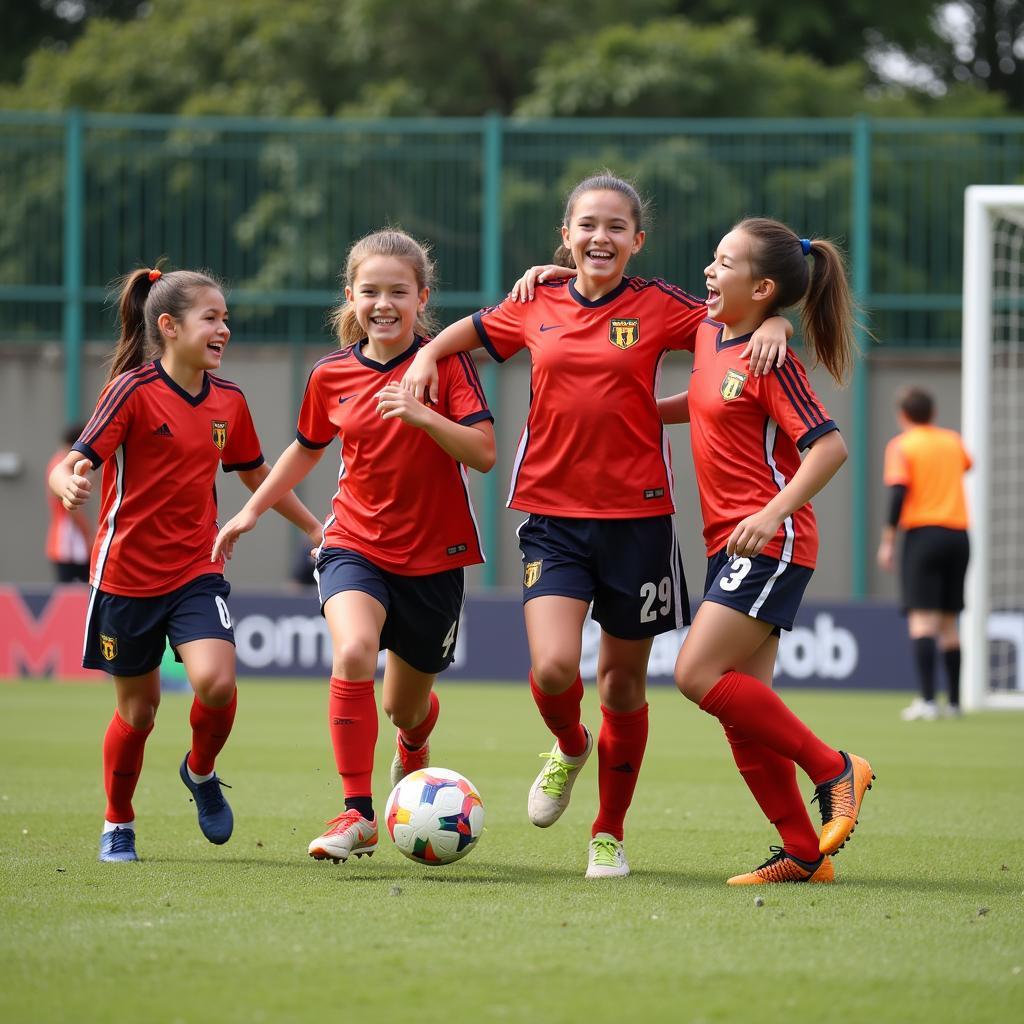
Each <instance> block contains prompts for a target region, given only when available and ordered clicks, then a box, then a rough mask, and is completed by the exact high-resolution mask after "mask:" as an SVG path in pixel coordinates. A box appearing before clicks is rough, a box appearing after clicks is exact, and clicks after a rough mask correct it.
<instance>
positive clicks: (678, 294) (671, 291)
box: [648, 277, 705, 309]
mask: <svg viewBox="0 0 1024 1024" xmlns="http://www.w3.org/2000/svg"><path fill="white" fill-rule="evenodd" d="M648 285H654V287H655V288H657V289H658V291H660V292H664V293H665V294H666V295H670V296H671V297H672V298H673V299H675V300H676V301H677V302H681V303H682V304H683V305H684V306H688V307H689V308H690V309H696V308H697V307H698V306H703V305H705V303H703V302H701V300H700V299H698V298H697V297H696V296H695V295H691V294H690V293H689V292H687V291H683V289H682V288H680V287H679V285H676V284H669V282H668V281H663V280H662V279H661V278H660V277H656V278H654V279H653V280H652V281H648Z"/></svg>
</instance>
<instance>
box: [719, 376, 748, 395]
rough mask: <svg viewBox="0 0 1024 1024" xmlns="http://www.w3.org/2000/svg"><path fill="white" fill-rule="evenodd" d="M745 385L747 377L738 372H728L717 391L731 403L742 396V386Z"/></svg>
mask: <svg viewBox="0 0 1024 1024" xmlns="http://www.w3.org/2000/svg"><path fill="white" fill-rule="evenodd" d="M746 383H747V375H746V374H745V373H740V371H739V370H729V371H728V372H727V373H726V375H725V377H724V378H723V380H722V386H721V387H720V388H719V391H721V392H722V397H723V398H724V399H725V400H726V401H727V402H731V401H732V400H733V399H734V398H739V397H740V395H741V394H743V385H744V384H746Z"/></svg>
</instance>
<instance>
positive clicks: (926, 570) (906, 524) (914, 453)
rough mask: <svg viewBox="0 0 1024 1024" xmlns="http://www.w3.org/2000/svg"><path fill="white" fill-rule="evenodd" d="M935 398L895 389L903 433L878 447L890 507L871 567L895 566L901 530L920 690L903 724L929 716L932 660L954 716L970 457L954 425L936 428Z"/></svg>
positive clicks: (906, 605) (933, 709) (933, 712)
mask: <svg viewBox="0 0 1024 1024" xmlns="http://www.w3.org/2000/svg"><path fill="white" fill-rule="evenodd" d="M934 418H935V401H934V399H933V398H932V396H931V395H930V394H929V393H928V392H927V391H923V390H921V389H920V388H916V387H910V388H907V389H906V390H905V391H903V392H902V394H901V395H900V398H899V400H898V403H897V409H896V419H897V421H898V423H899V425H900V428H901V430H902V433H900V434H898V435H897V436H896V437H894V438H893V439H892V440H891V441H890V442H889V444H888V445H887V446H886V449H885V469H884V474H885V475H884V480H885V484H886V486H887V487H888V488H889V512H888V517H887V520H886V524H885V526H884V527H883V528H882V539H881V543H880V544H879V546H878V564H879V566H880V567H881V568H883V569H885V570H892V568H893V565H894V558H893V550H894V547H895V542H896V533H897V531H899V530H903V531H904V535H903V548H902V554H901V559H900V593H901V600H902V604H903V610H904V612H905V614H906V616H907V630H908V632H909V634H910V642H911V644H912V645H913V648H914V662H915V664H916V666H917V675H918V685H919V688H920V694H919V696H918V697H916V698H915V699H914V701H913V702H912V703H911V704H910V705H909V706H908V707H906V708H904V709H903V711H902V717H903V719H904V721H908V722H909V721H915V720H917V719H923V720H926V721H930V720H933V719H935V718H937V717H938V716H939V707H938V705H937V704H936V702H935V663H936V660H937V656H938V653H939V652H941V654H942V660H943V662H944V663H945V669H946V680H947V686H948V690H947V696H948V703H947V704H946V707H945V711H946V713H948V714H950V715H959V714H960V634H959V629H958V626H957V620H958V619H959V616H960V612H962V611H963V607H964V577H965V575H966V573H967V561H968V557H969V553H970V546H969V542H968V538H967V501H966V499H965V497H964V481H963V478H964V473H966V472H967V470H968V469H970V468H971V457H970V455H968V454H967V452H966V450H965V449H964V445H963V441H962V440H961V438H960V435H959V434H958V433H957V432H956V431H955V430H946V429H944V428H942V427H937V426H936V425H935V424H934V423H933V422H932V421H933V420H934Z"/></svg>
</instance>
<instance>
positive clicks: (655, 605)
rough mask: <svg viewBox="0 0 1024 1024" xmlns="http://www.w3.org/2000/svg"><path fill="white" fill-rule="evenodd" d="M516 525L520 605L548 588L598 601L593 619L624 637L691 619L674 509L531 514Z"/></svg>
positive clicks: (632, 637)
mask: <svg viewBox="0 0 1024 1024" xmlns="http://www.w3.org/2000/svg"><path fill="white" fill-rule="evenodd" d="M517 532H518V535H519V548H520V550H521V551H522V553H523V604H525V603H526V602H527V601H530V600H532V599H533V598H535V597H542V596H548V595H554V596H556V597H575V598H578V599H579V600H581V601H586V602H587V603H588V604H589V603H590V602H591V601H593V602H594V611H593V617H594V621H595V622H598V623H600V625H601V628H602V629H603V630H604V631H605V632H606V633H609V634H610V635H611V636H615V637H619V638H621V639H623V640H644V639H646V638H648V637H652V636H658V634H660V633H667V632H668V631H669V630H672V629H679V628H680V627H681V626H686V625H689V622H690V600H689V597H688V596H687V593H686V577H685V576H684V575H683V559H682V555H681V554H680V553H679V543H678V541H677V540H676V531H675V523H674V521H673V518H672V516H653V517H651V518H648V519H569V518H567V517H564V516H541V515H533V514H531V515H530V517H529V519H527V520H526V522H525V523H523V524H522V526H520V527H519V530H518V531H517Z"/></svg>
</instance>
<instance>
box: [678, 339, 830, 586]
mask: <svg viewBox="0 0 1024 1024" xmlns="http://www.w3.org/2000/svg"><path fill="white" fill-rule="evenodd" d="M722 330H723V328H722V325H721V324H720V323H716V322H715V321H714V320H705V321H704V323H703V324H702V325H701V327H700V330H699V331H698V332H697V350H696V351H695V352H694V357H693V372H692V373H691V375H690V390H689V404H690V442H691V445H692V447H693V466H694V471H695V473H696V476H697V486H698V488H699V490H700V504H701V511H702V512H703V514H704V543H705V545H706V547H707V552H708V556H709V557H710V556H711V555H713V554H715V553H716V552H718V551H721V550H722V548H724V547H725V542H726V541H727V540H728V539H729V534H731V533H732V531H733V529H734V528H735V527H736V524H737V523H738V522H739V521H740V520H741V519H745V518H746V517H747V516H749V515H752V514H753V513H755V512H760V511H761V509H763V508H764V506H765V505H767V504H768V502H769V501H771V499H772V498H774V497H775V496H776V495H777V494H778V493H779V491H780V490H782V488H783V487H785V486H786V484H787V483H789V481H790V480H792V479H793V474H794V473H795V472H796V471H797V469H799V467H800V452H802V451H803V450H804V449H805V448H806V447H807V446H808V445H809V444H811V443H812V442H813V441H815V440H817V438H819V437H821V436H822V435H823V434H827V433H829V432H830V431H832V430H837V429H838V427H836V425H835V422H834V421H833V420H832V419H831V418H830V417H829V414H828V413H827V412H826V411H825V408H824V407H823V406H822V404H821V402H819V401H818V398H817V396H816V395H815V394H814V392H813V391H812V390H811V386H810V384H809V383H808V382H807V374H806V372H805V371H804V368H803V366H801V365H800V361H799V360H798V359H797V358H796V357H795V356H794V355H793V353H792V352H790V353H789V354H788V355H787V356H786V361H785V362H784V363H783V364H782V366H781V367H776V368H775V369H773V370H772V372H771V373H769V374H768V375H767V376H762V377H754V376H753V375H752V374H751V373H750V362H749V360H747V359H741V358H740V353H741V352H742V351H743V347H744V346H745V345H746V343H747V341H748V340H749V337H750V336H749V335H746V336H744V337H742V338H735V339H733V340H732V341H722V340H721V339H722ZM761 553H762V554H764V555H767V556H769V557H770V558H778V559H779V560H781V561H784V562H795V563H796V564H797V565H805V566H807V567H808V568H811V569H813V568H814V565H815V562H816V560H817V557H818V527H817V524H816V523H815V521H814V511H813V510H812V508H811V505H810V503H808V504H806V505H804V506H803V507H802V508H799V509H797V511H796V512H794V513H793V515H792V516H789V517H788V518H787V519H786V520H785V522H784V523H783V524H782V526H781V527H780V528H779V532H778V534H777V535H776V537H775V538H774V540H771V541H769V542H768V544H767V545H765V548H764V550H763V551H762V552H761Z"/></svg>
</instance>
